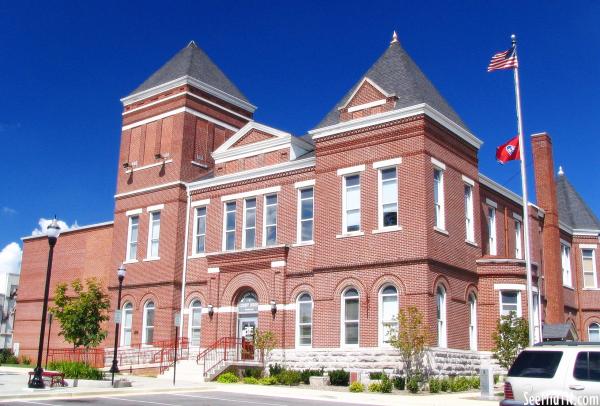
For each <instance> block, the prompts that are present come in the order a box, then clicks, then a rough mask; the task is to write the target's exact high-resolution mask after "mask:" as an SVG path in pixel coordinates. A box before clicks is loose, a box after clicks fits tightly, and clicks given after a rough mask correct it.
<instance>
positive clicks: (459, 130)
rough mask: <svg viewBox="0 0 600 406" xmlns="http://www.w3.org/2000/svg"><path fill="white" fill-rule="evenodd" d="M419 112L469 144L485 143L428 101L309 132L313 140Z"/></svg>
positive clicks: (477, 146) (477, 145) (476, 145)
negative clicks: (427, 102)
mask: <svg viewBox="0 0 600 406" xmlns="http://www.w3.org/2000/svg"><path fill="white" fill-rule="evenodd" d="M419 114H426V115H427V116H429V117H430V118H432V119H433V120H435V121H436V122H437V123H439V124H441V125H443V126H444V127H446V128H447V129H448V130H450V131H452V132H453V133H454V134H456V135H457V136H458V137H459V138H461V139H462V140H464V141H466V142H467V143H468V144H470V145H472V146H474V147H475V148H477V149H479V148H480V147H481V145H482V144H483V141H481V140H480V139H479V138H477V137H475V136H474V135H473V134H471V133H470V132H469V131H467V130H465V129H464V128H463V127H461V126H460V125H458V124H456V123H455V122H454V121H452V120H450V119H449V118H448V117H446V116H444V115H443V114H442V113H440V112H439V111H437V110H436V109H434V108H433V107H431V106H429V105H428V104H426V103H421V104H417V105H414V106H410V107H405V108H402V109H397V110H392V111H386V112H385V113H379V114H373V115H372V116H367V117H362V118H357V119H354V120H350V121H344V122H342V123H338V124H334V125H330V126H327V127H323V128H317V129H315V130H311V131H309V132H308V133H309V134H311V135H312V138H313V140H316V139H319V138H323V137H327V136H330V135H334V134H339V133H342V132H347V131H352V130H357V129H360V128H364V127H369V126H373V125H378V124H384V123H388V122H390V121H395V120H400V119H402V118H407V117H412V116H417V115H419Z"/></svg>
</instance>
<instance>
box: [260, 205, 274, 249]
mask: <svg viewBox="0 0 600 406" xmlns="http://www.w3.org/2000/svg"><path fill="white" fill-rule="evenodd" d="M264 223H265V229H264V231H263V241H264V242H263V245H267V246H268V245H275V244H277V195H268V196H265V219H264Z"/></svg>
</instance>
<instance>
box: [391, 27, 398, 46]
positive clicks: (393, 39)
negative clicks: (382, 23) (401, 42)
mask: <svg viewBox="0 0 600 406" xmlns="http://www.w3.org/2000/svg"><path fill="white" fill-rule="evenodd" d="M394 42H398V34H396V30H394V33H393V34H392V41H391V42H390V45H391V44H393V43H394Z"/></svg>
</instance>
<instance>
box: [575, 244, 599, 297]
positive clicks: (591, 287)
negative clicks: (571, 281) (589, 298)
mask: <svg viewBox="0 0 600 406" xmlns="http://www.w3.org/2000/svg"><path fill="white" fill-rule="evenodd" d="M592 247H593V248H592ZM579 248H580V251H581V274H582V276H583V289H597V288H598V273H597V269H596V245H595V244H587V245H586V244H580V245H579ZM583 250H591V251H592V272H593V274H594V286H585V271H584V269H583Z"/></svg>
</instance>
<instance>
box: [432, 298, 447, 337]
mask: <svg viewBox="0 0 600 406" xmlns="http://www.w3.org/2000/svg"><path fill="white" fill-rule="evenodd" d="M438 289H439V287H438V288H436V290H435V300H436V304H435V305H436V312H437V305H438V296H439V293H438ZM442 291H443V293H444V294H443V298H444V300H443V301H442V305H441V306H440V318H439V319H437V318H436V323H437V333H438V340H437V345H438V347H439V348H448V291H447V290H446V288H444V287H442ZM440 321H441V325H442V328H440Z"/></svg>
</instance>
